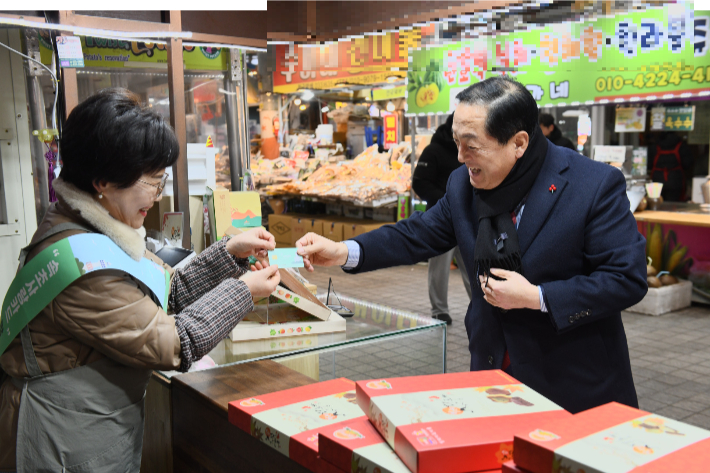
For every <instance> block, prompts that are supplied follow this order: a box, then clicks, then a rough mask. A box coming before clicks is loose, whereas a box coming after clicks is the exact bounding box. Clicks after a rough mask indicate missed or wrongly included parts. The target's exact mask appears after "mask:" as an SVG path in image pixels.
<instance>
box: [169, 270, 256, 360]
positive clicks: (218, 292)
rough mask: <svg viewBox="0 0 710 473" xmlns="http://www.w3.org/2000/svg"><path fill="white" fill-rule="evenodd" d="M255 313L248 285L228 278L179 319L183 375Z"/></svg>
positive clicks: (177, 325)
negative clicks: (246, 317) (240, 323)
mask: <svg viewBox="0 0 710 473" xmlns="http://www.w3.org/2000/svg"><path fill="white" fill-rule="evenodd" d="M253 309H254V304H253V303H252V299H251V293H250V292H249V288H248V287H247V285H246V283H245V282H244V281H240V280H238V279H232V278H227V279H225V280H224V281H222V282H221V283H219V285H218V286H217V287H215V288H214V289H212V290H211V291H208V292H207V293H206V294H205V295H204V296H202V297H201V298H200V299H198V300H197V301H196V302H195V303H194V304H192V305H190V306H189V307H187V308H186V309H184V310H183V311H181V312H180V313H178V314H177V315H175V328H176V329H177V332H178V336H179V337H180V348H181V353H180V358H181V359H182V361H181V363H180V371H187V370H188V369H189V368H190V365H192V363H193V362H195V361H197V360H199V359H201V358H202V357H203V356H205V355H206V354H207V353H209V352H210V350H212V349H213V348H214V347H215V346H216V345H217V344H218V343H219V342H220V341H222V340H224V339H225V338H227V337H228V336H229V332H231V331H232V329H233V328H234V327H235V326H236V325H237V323H239V321H240V320H242V319H243V318H244V316H245V315H246V314H248V313H249V312H251V311H252V310H253Z"/></svg>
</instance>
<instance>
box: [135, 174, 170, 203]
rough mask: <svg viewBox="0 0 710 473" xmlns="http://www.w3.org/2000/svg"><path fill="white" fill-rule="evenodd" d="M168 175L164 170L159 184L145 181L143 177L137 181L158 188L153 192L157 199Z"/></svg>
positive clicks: (161, 192)
mask: <svg viewBox="0 0 710 473" xmlns="http://www.w3.org/2000/svg"><path fill="white" fill-rule="evenodd" d="M169 177H170V175H169V174H168V173H167V172H166V173H165V174H163V177H162V178H160V184H151V183H150V182H146V181H144V180H143V179H138V182H142V183H143V184H146V185H149V186H150V187H155V188H156V189H158V192H157V193H156V194H155V198H156V199H157V198H158V197H160V196H161V195H163V189H164V188H165V184H166V183H167V182H168V178H169Z"/></svg>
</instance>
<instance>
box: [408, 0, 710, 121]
mask: <svg viewBox="0 0 710 473" xmlns="http://www.w3.org/2000/svg"><path fill="white" fill-rule="evenodd" d="M709 22H710V11H695V12H694V11H693V6H692V3H691V4H688V3H678V4H673V5H666V6H664V7H662V8H654V9H649V10H645V11H641V12H630V13H624V14H619V15H616V16H615V17H611V18H599V19H597V20H595V21H587V22H578V23H562V24H555V25H549V26H545V27H541V28H538V29H534V30H531V31H522V32H514V33H509V34H499V35H497V36H495V37H486V38H481V39H475V40H471V41H465V42H460V43H455V44H450V45H444V46H439V47H431V48H421V49H418V50H415V51H412V53H411V55H410V58H409V61H410V64H409V71H410V72H409V73H408V75H407V115H416V114H430V113H450V112H452V111H453V110H454V109H455V107H456V98H455V97H456V95H457V94H458V93H459V92H460V91H462V90H463V89H465V88H466V87H468V86H470V85H472V84H474V83H476V82H479V81H482V80H484V79H487V78H489V77H493V76H495V75H500V74H510V75H511V76H512V77H515V78H516V79H517V80H518V81H519V82H521V83H522V84H524V85H525V86H526V87H527V89H528V90H529V91H530V92H531V93H532V95H533V96H534V97H535V100H537V102H538V105H539V106H565V105H568V106H576V105H579V104H587V105H591V104H593V103H608V102H611V103H621V102H636V101H640V100H662V99H672V98H676V99H678V98H681V99H682V98H686V97H690V96H695V95H700V96H703V95H710V58H709V57H708V54H707V51H708V23H709Z"/></svg>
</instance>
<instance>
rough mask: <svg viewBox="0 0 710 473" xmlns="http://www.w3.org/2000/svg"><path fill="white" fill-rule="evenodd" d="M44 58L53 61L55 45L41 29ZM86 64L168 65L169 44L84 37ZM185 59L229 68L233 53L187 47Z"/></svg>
mask: <svg viewBox="0 0 710 473" xmlns="http://www.w3.org/2000/svg"><path fill="white" fill-rule="evenodd" d="M39 33H40V34H39V37H40V57H41V60H42V63H43V64H46V65H49V64H51V63H52V47H51V45H50V43H49V36H48V35H47V33H46V32H45V31H40V32H39ZM81 49H82V51H83V53H84V67H133V68H138V67H143V68H145V67H150V66H151V65H152V64H167V63H168V52H167V46H166V45H165V44H156V43H144V42H136V41H133V42H130V41H120V40H116V39H104V38H94V37H91V36H82V37H81ZM182 58H183V61H184V63H185V69H187V70H208V71H226V70H228V69H229V54H227V50H226V49H224V50H223V49H221V48H209V47H208V48H203V47H195V46H183V48H182Z"/></svg>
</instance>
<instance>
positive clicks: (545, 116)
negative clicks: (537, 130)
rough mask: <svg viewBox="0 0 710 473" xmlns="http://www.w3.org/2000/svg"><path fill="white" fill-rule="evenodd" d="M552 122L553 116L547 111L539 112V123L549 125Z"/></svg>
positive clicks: (553, 121) (552, 123)
mask: <svg viewBox="0 0 710 473" xmlns="http://www.w3.org/2000/svg"><path fill="white" fill-rule="evenodd" d="M554 124H555V117H553V116H552V115H550V114H549V113H541V114H540V125H542V126H551V125H554Z"/></svg>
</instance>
